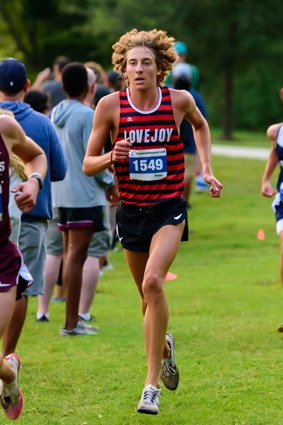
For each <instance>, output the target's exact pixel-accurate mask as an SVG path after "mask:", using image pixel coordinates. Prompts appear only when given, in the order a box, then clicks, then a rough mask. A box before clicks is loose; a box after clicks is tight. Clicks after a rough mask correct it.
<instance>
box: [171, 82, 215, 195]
mask: <svg viewBox="0 0 283 425" xmlns="http://www.w3.org/2000/svg"><path fill="white" fill-rule="evenodd" d="M171 93H172V95H173V96H172V101H173V102H174V103H176V107H177V111H178V110H179V111H182V116H181V121H182V119H183V118H186V119H187V120H188V121H189V122H190V123H191V124H192V126H193V131H194V137H195V142H196V146H197V149H198V152H199V156H200V160H201V164H202V168H203V177H204V180H205V181H206V182H207V183H208V184H210V186H211V187H210V190H209V192H210V194H211V196H212V197H214V198H218V197H219V196H220V192H221V189H222V188H223V185H222V184H221V183H220V182H219V181H218V180H217V179H216V178H215V177H214V175H213V173H212V170H211V166H210V163H211V140H210V131H209V127H208V123H207V121H206V119H205V118H204V117H203V115H202V114H201V112H200V110H199V109H198V108H197V107H196V104H195V101H194V98H193V97H192V95H191V94H190V93H189V92H187V91H185V90H177V91H176V90H174V91H173V90H171ZM174 103H173V105H174ZM174 113H175V109H174ZM177 116H178V112H177ZM177 120H178V118H177ZM181 121H180V123H181Z"/></svg>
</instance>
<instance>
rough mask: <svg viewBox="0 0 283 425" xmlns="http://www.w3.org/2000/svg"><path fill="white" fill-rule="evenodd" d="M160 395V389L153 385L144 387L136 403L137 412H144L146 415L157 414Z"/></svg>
mask: <svg viewBox="0 0 283 425" xmlns="http://www.w3.org/2000/svg"><path fill="white" fill-rule="evenodd" d="M160 395H161V390H159V389H158V388H156V387H154V386H153V385H148V386H147V387H145V388H144V389H143V392H142V396H141V400H140V402H139V405H138V409H137V410H138V412H139V413H145V414H147V415H157V413H158V407H159V396H160Z"/></svg>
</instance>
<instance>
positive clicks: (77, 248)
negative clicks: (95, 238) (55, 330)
mask: <svg viewBox="0 0 283 425" xmlns="http://www.w3.org/2000/svg"><path fill="white" fill-rule="evenodd" d="M62 233H63V245H64V254H63V286H65V288H66V323H65V328H66V329H74V328H75V327H76V326H77V323H78V313H79V302H80V295H81V286H82V271H83V265H84V262H85V260H86V258H87V252H88V247H89V244H90V241H91V238H92V235H93V228H91V227H83V228H78V229H68V231H67V232H62Z"/></svg>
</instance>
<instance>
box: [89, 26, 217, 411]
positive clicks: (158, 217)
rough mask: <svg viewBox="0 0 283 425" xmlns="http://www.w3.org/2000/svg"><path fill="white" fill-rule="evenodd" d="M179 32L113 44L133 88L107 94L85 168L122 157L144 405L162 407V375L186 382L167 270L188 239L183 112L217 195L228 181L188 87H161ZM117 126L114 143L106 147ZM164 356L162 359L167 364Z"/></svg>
mask: <svg viewBox="0 0 283 425" xmlns="http://www.w3.org/2000/svg"><path fill="white" fill-rule="evenodd" d="M173 45H174V39H173V38H171V37H167V35H166V33H165V32H163V31H157V30H153V31H149V32H145V31H141V32H138V31H137V30H132V31H130V32H129V33H126V34H125V35H124V36H122V37H121V38H120V40H119V42H117V43H116V44H115V45H114V46H113V48H114V53H113V57H112V60H113V63H114V65H115V69H116V70H118V71H120V72H121V73H122V74H123V75H124V78H125V80H126V82H127V86H128V88H127V90H125V91H121V92H116V93H113V94H110V95H109V96H105V97H104V98H103V99H101V100H100V102H99V104H98V106H97V109H96V112H95V115H94V121H93V130H92V133H91V136H90V139H89V143H88V148H87V152H86V156H85V160H84V165H83V170H84V172H85V173H86V174H87V175H88V176H91V175H94V174H97V173H100V172H101V171H102V170H104V169H105V168H107V167H109V166H110V165H111V164H114V165H115V171H116V177H117V179H118V186H119V191H120V197H121V203H120V206H119V207H118V210H117V233H118V236H119V239H120V241H121V243H122V245H123V248H124V252H125V256H126V260H127V263H128V266H129V268H130V271H131V273H132V276H133V278H134V280H135V282H136V285H137V288H138V290H139V293H140V295H141V298H142V311H143V314H144V338H145V346H146V354H147V361H148V375H147V378H146V381H145V388H144V390H143V393H142V397H141V400H140V403H139V405H138V411H139V412H140V413H147V414H157V413H158V397H159V394H160V391H161V390H160V385H159V371H160V365H161V379H162V381H163V383H164V385H165V386H166V388H168V389H170V390H175V389H176V388H177V386H178V380H179V372H178V369H177V366H176V364H175V361H174V337H173V336H172V335H166V333H167V325H168V318H169V312H168V306H167V301H166V297H165V292H164V284H165V277H166V274H167V272H168V270H169V267H170V265H171V263H172V262H173V260H174V258H175V256H176V254H177V252H178V248H179V244H180V241H181V239H183V240H187V203H186V201H185V200H184V199H183V198H182V197H181V194H182V192H183V180H184V153H183V144H182V142H181V140H180V138H179V133H178V130H179V127H180V124H181V122H182V120H183V118H186V119H188V120H189V121H190V122H191V124H192V125H193V127H194V133H195V140H196V144H197V147H198V150H199V153H200V158H201V162H202V166H203V170H204V176H205V180H206V182H207V183H209V184H210V185H211V188H210V194H211V196H212V197H219V196H220V191H221V189H222V184H221V183H220V182H219V181H218V180H216V178H215V177H214V176H213V174H212V171H211V168H210V134H209V128H208V125H207V122H206V120H205V119H204V118H203V116H202V115H201V113H200V112H199V110H198V109H197V108H196V106H195V102H194V100H193V97H192V96H191V95H190V93H188V92H187V91H177V90H174V89H170V90H169V89H168V88H166V87H161V85H162V81H163V80H164V78H165V77H166V75H167V74H168V72H169V71H170V70H171V69H172V65H173V63H174V62H175V60H176V52H175V50H174V49H173ZM109 131H111V136H112V143H113V149H112V151H111V152H108V153H106V154H104V155H101V156H100V154H101V151H102V149H103V146H104V142H105V139H106V137H107V135H108V133H109ZM161 363H162V364H161Z"/></svg>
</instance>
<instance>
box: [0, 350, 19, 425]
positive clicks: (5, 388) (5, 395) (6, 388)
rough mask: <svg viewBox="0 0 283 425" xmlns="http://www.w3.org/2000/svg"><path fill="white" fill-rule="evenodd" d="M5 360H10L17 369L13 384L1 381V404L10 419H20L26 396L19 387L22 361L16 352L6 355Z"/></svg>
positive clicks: (15, 369)
mask: <svg viewBox="0 0 283 425" xmlns="http://www.w3.org/2000/svg"><path fill="white" fill-rule="evenodd" d="M4 361H6V362H9V363H10V365H12V366H13V369H14V371H15V378H14V380H13V382H11V384H4V383H3V382H2V381H1V389H0V394H1V395H2V396H1V405H2V409H3V412H4V413H5V415H6V416H7V418H9V419H18V417H19V416H20V414H21V413H22V410H23V403H24V398H23V395H22V393H21V390H20V389H19V387H18V374H19V370H20V367H21V362H20V359H19V357H18V356H17V355H16V354H10V355H9V356H6V357H5V359H4Z"/></svg>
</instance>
